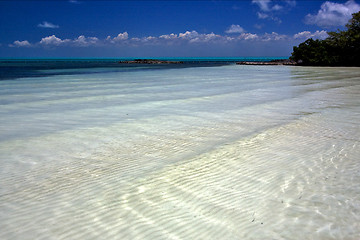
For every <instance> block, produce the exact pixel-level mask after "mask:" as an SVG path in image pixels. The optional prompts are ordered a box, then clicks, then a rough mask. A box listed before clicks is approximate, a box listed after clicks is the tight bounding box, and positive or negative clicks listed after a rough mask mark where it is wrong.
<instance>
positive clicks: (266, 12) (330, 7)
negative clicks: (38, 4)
mask: <svg viewBox="0 0 360 240" xmlns="http://www.w3.org/2000/svg"><path fill="white" fill-rule="evenodd" d="M68 3H69V4H71V5H73V6H76V7H79V8H81V7H83V5H85V4H86V2H81V1H75V0H71V1H69V2H68ZM235 3H236V2H235ZM248 3H249V4H250V5H251V6H253V7H254V11H253V12H251V11H248V12H249V13H247V14H248V17H247V18H250V17H251V15H253V16H254V18H255V20H254V21H255V22H254V23H253V24H252V25H250V24H249V22H248V21H247V22H246V24H247V25H246V26H244V25H245V23H244V20H242V21H241V22H243V23H244V25H243V24H241V23H239V22H234V21H233V22H232V23H231V24H229V25H227V26H222V29H221V28H219V29H221V30H218V31H205V30H203V29H200V30H201V31H199V30H198V29H194V28H193V29H187V30H185V31H182V32H168V33H166V34H146V35H143V36H139V35H132V34H129V32H131V30H132V29H129V30H126V31H121V32H118V33H116V34H115V35H114V34H113V32H114V31H113V30H112V29H110V28H108V29H110V30H111V32H112V33H110V34H106V32H105V31H103V32H102V34H101V35H102V36H99V35H98V36H97V35H96V33H95V32H94V33H91V34H79V35H78V36H76V35H75V37H59V35H60V36H61V35H62V36H66V35H67V33H68V32H67V31H66V30H63V27H61V28H60V25H58V24H55V23H53V22H56V21H51V22H50V21H41V22H40V21H39V22H40V23H38V24H37V28H38V29H39V30H40V29H44V30H47V31H59V33H54V32H52V33H50V34H48V35H43V36H42V37H40V38H39V39H38V40H32V41H31V40H30V39H26V38H22V39H20V38H18V39H14V40H13V41H12V42H10V43H4V42H2V43H0V47H1V48H2V49H4V48H6V47H8V48H9V50H8V52H9V55H10V54H11V49H19V48H21V49H38V50H39V49H42V50H43V51H49V50H50V51H51V50H54V49H57V48H62V49H64V48H91V47H92V48H97V49H101V48H114V49H115V48H119V47H121V48H122V49H124V48H127V49H136V48H137V47H146V46H148V47H149V46H150V47H151V46H166V47H167V48H174V49H175V48H180V47H184V46H193V47H197V48H199V49H201V48H202V47H203V46H204V45H211V46H212V47H214V48H216V47H217V46H222V47H224V46H227V45H228V46H236V47H237V48H238V49H239V51H240V49H241V46H242V45H244V46H245V47H247V48H248V47H249V46H268V47H269V46H271V45H269V43H274V42H281V43H284V42H287V43H289V44H290V43H291V44H293V43H298V42H300V41H304V40H306V39H308V38H314V39H325V38H326V37H327V36H328V35H327V32H326V30H328V29H331V28H333V27H341V26H344V25H345V24H346V23H347V22H348V20H349V19H350V18H351V16H352V14H353V13H355V12H358V11H360V5H359V4H357V3H356V2H355V0H348V1H346V2H331V1H324V2H322V3H321V5H320V6H319V7H320V8H317V9H313V11H311V12H309V13H304V14H303V17H302V19H299V20H298V19H294V20H293V21H295V20H296V21H299V24H298V25H299V26H300V27H301V28H302V29H300V27H298V29H299V30H298V31H297V32H293V33H289V31H288V30H287V31H288V32H287V33H279V32H278V31H266V30H265V31H264V30H263V28H264V26H265V27H266V26H267V25H271V24H272V26H274V28H278V29H280V30H281V29H283V28H282V26H283V25H287V26H285V27H286V29H288V28H291V24H290V23H289V21H287V23H286V24H285V23H284V21H283V20H282V19H281V17H282V16H284V15H286V14H288V13H289V12H290V11H295V9H296V8H297V6H298V5H299V2H297V1H295V0H283V1H274V0H251V1H248ZM242 4H244V3H242ZM232 9H233V11H240V10H244V9H243V8H241V7H238V6H237V5H234V6H232ZM40 16H41V14H40ZM44 18H45V17H44ZM45 19H46V18H45ZM48 19H49V18H48ZM256 19H258V20H256ZM129 21H130V20H129ZM256 21H263V22H261V23H258V22H256ZM56 23H57V22H56ZM74 24H76V23H74ZM289 26H290V27H289ZM309 28H310V29H312V30H310V29H309ZM315 28H318V29H315ZM247 29H252V30H250V31H248V30H247ZM267 29H268V30H269V29H270V28H269V27H268V28H267ZM284 29H285V28H284ZM325 29H326V30H325ZM145 30H147V29H145ZM60 31H62V32H60ZM261 31H263V32H261ZM215 32H217V33H215ZM40 34H44V33H43V32H40V33H39V35H40ZM45 34H46V33H45ZM104 34H106V35H105V36H106V37H105V36H103V35H104ZM68 35H73V34H68ZM85 35H88V36H85ZM111 35H112V36H111ZM252 44H253V45H252ZM157 49H159V48H157ZM194 49H195V48H194ZM264 49H265V48H264ZM150 52H151V51H150ZM199 52H201V51H199ZM174 53H175V54H176V51H174ZM0 56H1V55H0Z"/></svg>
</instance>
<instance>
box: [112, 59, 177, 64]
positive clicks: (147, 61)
mask: <svg viewBox="0 0 360 240" xmlns="http://www.w3.org/2000/svg"><path fill="white" fill-rule="evenodd" d="M119 63H125V64H182V63H184V62H181V61H167V60H156V59H134V60H130V61H120V62H119Z"/></svg>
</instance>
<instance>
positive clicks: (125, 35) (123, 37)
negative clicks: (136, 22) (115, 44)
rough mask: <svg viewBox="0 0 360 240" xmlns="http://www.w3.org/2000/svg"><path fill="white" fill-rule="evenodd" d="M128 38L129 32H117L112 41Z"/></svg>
mask: <svg viewBox="0 0 360 240" xmlns="http://www.w3.org/2000/svg"><path fill="white" fill-rule="evenodd" d="M128 38H129V34H128V33H127V32H123V33H119V34H118V35H117V36H116V37H114V38H113V40H114V41H122V40H127V39H128Z"/></svg>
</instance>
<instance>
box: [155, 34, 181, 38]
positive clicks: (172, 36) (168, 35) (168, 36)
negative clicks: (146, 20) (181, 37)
mask: <svg viewBox="0 0 360 240" xmlns="http://www.w3.org/2000/svg"><path fill="white" fill-rule="evenodd" d="M159 38H162V39H176V38H178V35H177V34H174V33H171V34H167V35H161V36H160V37H159Z"/></svg>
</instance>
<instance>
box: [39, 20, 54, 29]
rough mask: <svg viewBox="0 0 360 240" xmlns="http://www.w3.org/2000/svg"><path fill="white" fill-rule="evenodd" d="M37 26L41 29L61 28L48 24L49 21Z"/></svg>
mask: <svg viewBox="0 0 360 240" xmlns="http://www.w3.org/2000/svg"><path fill="white" fill-rule="evenodd" d="M37 26H38V27H41V28H59V25H55V24H53V23H50V22H47V21H44V22H42V23H39V24H38V25H37Z"/></svg>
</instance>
